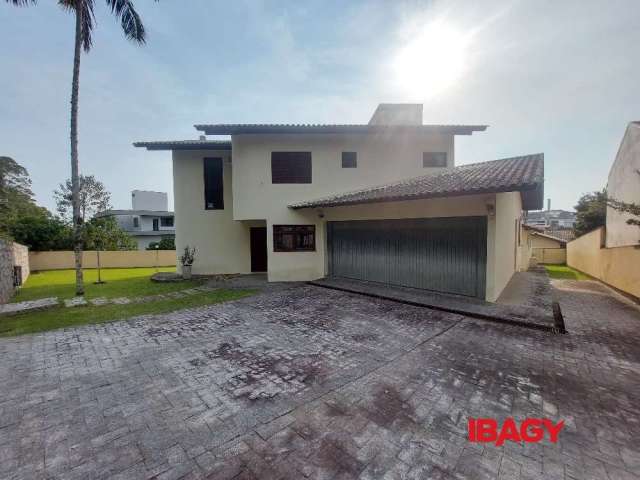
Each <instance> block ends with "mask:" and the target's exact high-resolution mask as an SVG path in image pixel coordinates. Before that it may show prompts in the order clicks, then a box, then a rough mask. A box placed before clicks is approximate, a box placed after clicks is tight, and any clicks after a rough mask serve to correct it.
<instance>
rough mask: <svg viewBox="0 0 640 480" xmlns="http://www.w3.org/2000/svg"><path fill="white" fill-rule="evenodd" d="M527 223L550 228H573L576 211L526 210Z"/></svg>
mask: <svg viewBox="0 0 640 480" xmlns="http://www.w3.org/2000/svg"><path fill="white" fill-rule="evenodd" d="M525 223H526V224H527V225H531V226H534V227H545V228H552V229H561V228H573V226H574V224H575V223H576V213H575V212H568V211H567V210H542V211H539V212H527V217H526V220H525Z"/></svg>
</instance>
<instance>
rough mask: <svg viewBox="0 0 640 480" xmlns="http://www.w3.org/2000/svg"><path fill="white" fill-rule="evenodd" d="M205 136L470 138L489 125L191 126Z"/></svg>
mask: <svg viewBox="0 0 640 480" xmlns="http://www.w3.org/2000/svg"><path fill="white" fill-rule="evenodd" d="M194 127H195V129H196V130H199V131H202V132H204V133H205V134H206V135H242V134H257V135H268V134H370V133H383V132H394V131H395V132H417V133H426V132H433V133H444V134H451V135H472V134H473V132H483V131H485V130H486V129H487V127H488V125H224V124H223V125H215V124H212V125H207V124H197V125H194Z"/></svg>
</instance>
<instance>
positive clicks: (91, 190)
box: [53, 175, 111, 226]
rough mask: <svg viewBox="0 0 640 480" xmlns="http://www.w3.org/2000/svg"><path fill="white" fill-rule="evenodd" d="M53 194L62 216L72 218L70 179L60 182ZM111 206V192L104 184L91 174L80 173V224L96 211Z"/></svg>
mask: <svg viewBox="0 0 640 480" xmlns="http://www.w3.org/2000/svg"><path fill="white" fill-rule="evenodd" d="M53 196H54V198H55V199H56V205H57V209H58V213H59V214H60V216H61V217H62V218H66V219H68V220H70V221H71V220H72V218H73V185H72V182H71V180H67V181H66V182H65V183H61V184H60V185H59V187H58V189H57V190H54V192H53ZM109 208H111V194H110V193H109V191H108V190H107V189H106V187H105V186H104V184H103V183H102V182H101V181H100V180H98V179H97V178H96V177H95V176H93V175H87V176H84V175H80V225H81V226H82V224H84V222H86V221H87V218H88V217H93V216H94V215H95V214H96V213H98V212H101V211H104V210H108V209H109ZM70 223H71V222H70Z"/></svg>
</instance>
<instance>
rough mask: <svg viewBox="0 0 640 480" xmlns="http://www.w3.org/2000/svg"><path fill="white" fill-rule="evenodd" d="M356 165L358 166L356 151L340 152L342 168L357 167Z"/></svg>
mask: <svg viewBox="0 0 640 480" xmlns="http://www.w3.org/2000/svg"><path fill="white" fill-rule="evenodd" d="M357 167H358V153H357V152H342V168H357Z"/></svg>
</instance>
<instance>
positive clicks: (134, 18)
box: [106, 0, 157, 43]
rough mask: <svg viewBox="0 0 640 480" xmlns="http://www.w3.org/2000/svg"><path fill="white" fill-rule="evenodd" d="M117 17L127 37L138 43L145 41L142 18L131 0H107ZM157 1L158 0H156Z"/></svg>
mask: <svg viewBox="0 0 640 480" xmlns="http://www.w3.org/2000/svg"><path fill="white" fill-rule="evenodd" d="M106 1H107V6H109V7H110V8H111V13H113V14H114V15H115V16H116V18H119V19H120V25H121V26H122V31H123V32H124V35H125V36H126V37H127V39H129V40H132V41H134V42H138V43H145V41H146V34H145V30H144V25H143V24H142V19H141V18H140V15H138V12H136V10H135V8H134V6H133V2H131V0H106ZM156 1H157V0H156Z"/></svg>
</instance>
